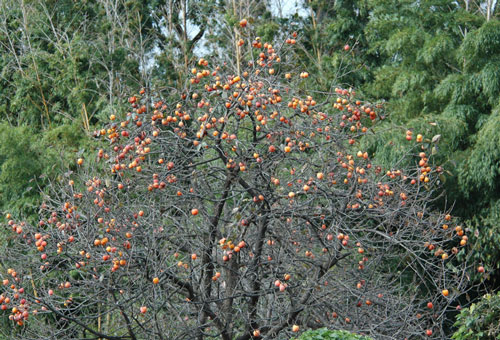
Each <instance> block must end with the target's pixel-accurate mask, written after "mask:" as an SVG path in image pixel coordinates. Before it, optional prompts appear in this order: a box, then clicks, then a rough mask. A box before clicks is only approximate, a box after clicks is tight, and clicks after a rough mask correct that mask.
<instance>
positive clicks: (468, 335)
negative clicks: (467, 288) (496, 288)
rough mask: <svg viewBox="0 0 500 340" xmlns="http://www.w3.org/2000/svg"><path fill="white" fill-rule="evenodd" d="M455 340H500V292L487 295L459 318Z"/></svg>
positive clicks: (461, 313)
mask: <svg viewBox="0 0 500 340" xmlns="http://www.w3.org/2000/svg"><path fill="white" fill-rule="evenodd" d="M455 327H458V330H457V331H456V332H455V333H454V334H453V336H452V339H455V340H498V339H500V292H498V293H497V294H493V295H492V294H486V295H484V296H483V297H482V298H481V300H480V301H478V302H477V303H473V304H472V305H471V306H470V307H469V308H465V309H463V310H462V311H461V312H460V314H459V315H458V316H457V321H456V323H455Z"/></svg>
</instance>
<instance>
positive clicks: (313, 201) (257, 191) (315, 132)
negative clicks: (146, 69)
mask: <svg viewBox="0 0 500 340" xmlns="http://www.w3.org/2000/svg"><path fill="white" fill-rule="evenodd" d="M245 24H246V23H244V22H243V23H241V26H242V27H243V26H244V25H245ZM295 39H296V37H290V38H289V39H287V40H286V41H284V42H283V43H282V44H278V45H276V46H273V45H271V44H269V43H264V42H262V41H260V40H259V39H258V38H257V39H255V40H253V41H252V40H244V39H242V40H241V42H240V44H241V46H242V57H243V56H244V58H246V59H244V60H245V61H244V62H242V63H241V65H240V66H241V68H240V72H241V73H240V74H237V71H235V70H234V69H232V68H231V67H229V66H227V65H230V63H227V64H224V63H221V65H219V66H218V65H217V64H216V63H215V62H214V64H213V65H212V64H211V63H210V62H209V61H208V60H205V59H200V60H199V62H198V64H197V65H195V66H194V67H193V69H192V78H191V79H186V84H187V85H186V89H185V90H184V91H183V92H180V93H178V92H176V91H175V90H172V91H171V92H170V93H167V94H160V93H153V92H151V93H150V92H146V91H141V93H140V94H137V95H135V96H132V97H130V98H129V102H130V105H131V110H130V112H129V113H126V114H125V113H124V114H123V115H121V116H120V115H117V116H115V115H111V116H110V123H109V125H108V126H107V127H105V128H103V129H102V130H100V131H97V132H96V136H100V138H101V143H102V145H104V146H103V147H102V149H99V150H98V151H97V154H96V156H95V158H94V159H90V158H87V159H83V158H82V159H78V160H77V165H76V167H77V170H76V171H74V172H72V171H69V172H67V173H65V174H61V176H60V178H59V181H56V182H53V183H52V185H51V186H50V187H49V189H48V190H47V192H46V195H45V202H44V204H43V205H42V206H41V209H40V222H39V223H38V224H37V225H29V224H28V223H24V222H22V221H17V220H15V219H14V218H13V217H12V216H10V215H7V222H6V224H7V225H8V228H9V229H10V230H11V233H10V234H9V237H8V239H7V240H5V242H3V243H2V249H1V250H2V252H1V254H2V266H1V267H0V276H1V279H2V280H3V286H2V288H1V289H2V293H1V295H0V304H1V307H0V308H1V310H3V311H4V312H3V313H4V315H6V316H7V315H8V318H9V319H11V320H12V322H11V325H12V327H13V329H8V328H2V332H9V334H15V336H16V338H17V339H34V338H37V339H39V338H44V339H53V338H57V337H59V338H61V337H62V338H64V339H77V338H78V339H81V338H93V339H97V338H99V339H112V340H117V339H209V338H220V339H224V340H230V339H238V340H244V339H258V338H262V339H288V338H290V336H292V334H294V333H300V332H301V331H302V330H305V329H308V328H320V327H325V326H327V327H330V328H341V329H347V330H352V331H355V332H357V333H361V334H367V335H370V336H371V337H373V338H376V339H404V338H408V339H410V338H421V337H422V336H429V338H435V339H444V338H446V337H447V335H448V334H447V333H446V329H447V326H448V325H447V319H446V315H447V312H449V311H451V310H455V309H456V308H457V304H458V302H457V299H458V298H459V297H460V296H461V294H463V293H464V292H465V291H466V289H467V287H468V278H467V275H466V270H467V266H468V265H467V260H466V258H467V256H466V254H465V248H466V243H467V236H466V235H465V230H463V229H462V228H461V227H460V226H456V225H455V224H454V220H453V219H452V217H451V216H449V215H448V214H447V213H446V212H439V211H432V210H431V208H429V206H430V205H431V203H432V202H433V200H435V199H436V183H437V181H438V180H439V179H438V178H439V173H440V172H441V171H442V169H441V168H440V167H439V166H436V165H434V164H433V162H432V155H431V153H430V152H428V150H430V148H431V147H432V145H431V142H430V141H428V140H427V139H426V138H425V137H423V136H421V135H418V134H417V133H416V132H415V133H414V132H412V131H407V130H406V129H404V128H401V127H395V128H394V134H402V135H403V136H406V139H407V140H408V148H407V149H405V150H403V151H402V152H401V160H405V162H404V163H403V162H402V163H401V164H407V163H408V162H407V160H408V159H411V160H413V164H414V166H412V167H405V168H401V169H399V168H398V164H394V166H393V168H390V169H382V168H381V167H379V166H377V165H376V164H372V163H371V160H370V157H371V155H369V154H368V153H367V152H365V151H363V150H359V147H360V143H359V138H361V137H362V136H363V135H366V134H370V133H372V132H371V131H372V126H374V124H376V123H377V121H379V120H380V119H382V118H383V117H384V115H385V114H386V113H385V112H384V108H383V107H382V106H380V105H374V104H371V103H368V102H363V101H362V100H361V99H360V98H358V97H357V95H356V92H355V91H354V90H352V89H342V88H337V89H336V90H335V92H334V93H320V92H313V91H308V90H307V81H308V79H307V78H308V73H307V70H296V69H293V67H292V65H293V63H292V61H291V60H290V59H287V53H286V51H287V50H288V49H290V48H293V46H294V43H295ZM280 55H281V57H280ZM346 56H348V54H347V53H346ZM459 255H461V256H459ZM462 255H463V256H462ZM459 257H460V258H461V260H460V261H458V258H459ZM5 329H8V330H7V331H6V330H5Z"/></svg>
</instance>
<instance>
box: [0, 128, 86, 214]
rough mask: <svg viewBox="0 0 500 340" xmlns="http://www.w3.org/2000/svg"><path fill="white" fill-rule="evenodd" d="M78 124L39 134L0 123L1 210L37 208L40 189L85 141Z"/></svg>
mask: <svg viewBox="0 0 500 340" xmlns="http://www.w3.org/2000/svg"><path fill="white" fill-rule="evenodd" d="M80 124H81V123H80V122H76V123H74V124H71V125H69V124H67V125H61V126H59V127H57V128H54V129H52V130H49V131H46V132H45V133H43V134H42V133H37V132H36V131H34V130H33V129H31V128H29V127H27V126H19V127H15V126H10V125H8V124H7V123H0V197H2V199H1V200H0V210H2V211H9V212H14V213H21V214H22V215H30V214H33V213H35V211H37V209H38V206H39V204H40V199H41V198H40V193H39V190H40V189H41V188H43V187H44V185H45V184H46V183H47V181H48V180H49V179H51V178H52V177H53V176H54V175H55V174H56V173H58V172H60V171H61V169H62V168H63V167H64V164H68V163H69V162H71V161H73V160H74V157H75V155H76V152H80V153H81V152H82V151H83V149H80V148H82V147H84V146H85V145H86V144H87V143H88V140H87V138H86V136H85V134H84V133H83V130H82V129H81V128H80Z"/></svg>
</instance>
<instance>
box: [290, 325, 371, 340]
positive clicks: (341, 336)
mask: <svg viewBox="0 0 500 340" xmlns="http://www.w3.org/2000/svg"><path fill="white" fill-rule="evenodd" d="M295 340H371V338H369V337H367V336H362V335H358V334H354V333H350V332H347V331H342V330H329V329H327V328H320V329H316V330H308V331H307V332H304V333H302V334H301V335H300V337H298V338H296V339H295Z"/></svg>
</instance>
